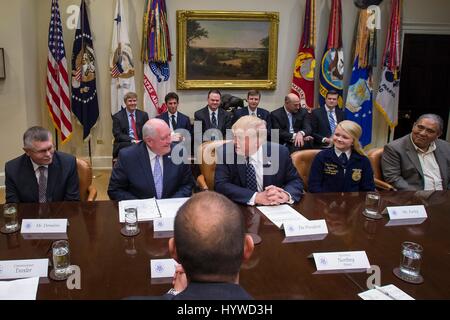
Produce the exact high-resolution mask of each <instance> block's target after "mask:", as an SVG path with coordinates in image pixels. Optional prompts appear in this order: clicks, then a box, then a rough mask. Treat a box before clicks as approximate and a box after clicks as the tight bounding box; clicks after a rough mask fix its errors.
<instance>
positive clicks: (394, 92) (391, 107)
mask: <svg viewBox="0 0 450 320" xmlns="http://www.w3.org/2000/svg"><path fill="white" fill-rule="evenodd" d="M400 26H401V0H392V13H391V19H390V25H389V31H388V35H387V38H386V46H385V48H384V54H383V68H382V73H381V79H380V85H379V87H378V93H377V98H376V101H375V106H376V108H377V110H378V111H380V112H381V114H382V115H383V117H384V119H385V120H386V122H387V123H388V125H389V127H390V128H391V129H394V128H395V127H396V126H397V121H398V98H399V90H400V53H401V49H400Z"/></svg>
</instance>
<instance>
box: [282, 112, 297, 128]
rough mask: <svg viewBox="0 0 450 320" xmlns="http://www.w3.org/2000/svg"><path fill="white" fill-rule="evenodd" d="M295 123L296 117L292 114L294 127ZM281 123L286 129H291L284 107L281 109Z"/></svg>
mask: <svg viewBox="0 0 450 320" xmlns="http://www.w3.org/2000/svg"><path fill="white" fill-rule="evenodd" d="M294 123H295V117H294V115H292V128H294ZM281 125H283V126H284V127H283V128H284V129H287V130H289V119H288V116H287V114H286V110H284V108H282V109H281Z"/></svg>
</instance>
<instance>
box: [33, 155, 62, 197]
mask: <svg viewBox="0 0 450 320" xmlns="http://www.w3.org/2000/svg"><path fill="white" fill-rule="evenodd" d="M58 172H60V164H59V161H58V158H57V157H56V153H55V154H54V155H53V161H52V163H51V164H50V165H49V166H48V172H47V174H48V176H47V191H46V195H47V200H48V201H49V202H51V201H53V197H52V195H53V190H54V189H55V185H56V180H57V179H58ZM38 189H39V187H38ZM38 193H39V191H38Z"/></svg>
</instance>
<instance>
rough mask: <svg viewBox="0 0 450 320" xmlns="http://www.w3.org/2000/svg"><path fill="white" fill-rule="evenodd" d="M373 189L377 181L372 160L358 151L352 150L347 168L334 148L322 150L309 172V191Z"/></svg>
mask: <svg viewBox="0 0 450 320" xmlns="http://www.w3.org/2000/svg"><path fill="white" fill-rule="evenodd" d="M344 169H345V170H344ZM373 190H375V182H374V181H373V170H372V166H371V165H370V161H369V159H368V158H367V157H365V156H362V155H360V154H359V153H357V152H356V151H354V150H353V151H352V154H351V156H350V159H348V163H347V166H346V167H345V168H344V167H343V166H342V163H341V161H340V160H339V158H338V157H337V155H336V152H334V148H329V149H325V150H322V151H320V152H319V153H318V154H317V155H316V157H315V158H314V160H313V162H312V165H311V169H310V172H309V179H308V191H309V192H358V191H373Z"/></svg>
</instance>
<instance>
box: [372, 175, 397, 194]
mask: <svg viewBox="0 0 450 320" xmlns="http://www.w3.org/2000/svg"><path fill="white" fill-rule="evenodd" d="M374 180H375V187H376V188H377V189H378V190H388V191H397V189H395V188H394V186H392V185H390V184H389V183H387V182H384V181H382V180H380V179H377V178H374Z"/></svg>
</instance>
